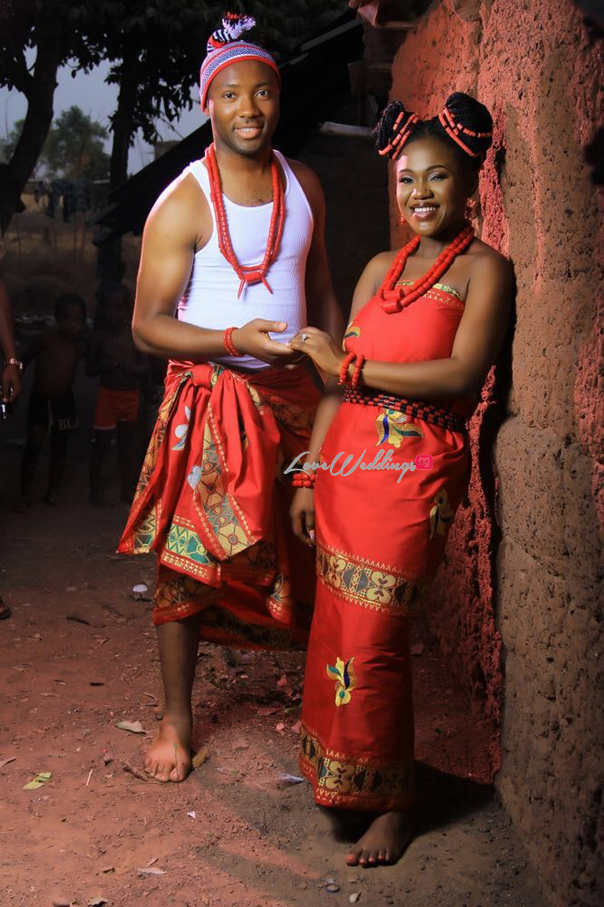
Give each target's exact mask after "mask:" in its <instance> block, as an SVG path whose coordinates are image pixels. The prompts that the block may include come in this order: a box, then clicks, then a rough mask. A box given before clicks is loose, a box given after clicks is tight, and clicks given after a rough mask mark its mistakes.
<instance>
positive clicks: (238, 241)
mask: <svg viewBox="0 0 604 907" xmlns="http://www.w3.org/2000/svg"><path fill="white" fill-rule="evenodd" d="M275 154H276V156H277V159H278V161H279V163H280V164H281V167H282V168H283V172H284V174H285V180H286V188H285V199H284V201H285V223H284V227H283V234H282V237H281V244H280V246H279V251H278V254H277V257H276V258H275V259H274V260H273V262H272V264H271V266H270V268H269V270H268V272H267V274H266V280H267V282H268V284H269V286H270V288H271V290H272V291H273V292H272V294H271V293H269V291H268V290H267V288H266V287H265V286H264V284H262V283H257V284H248V285H246V286H245V287H244V289H243V292H242V293H241V296H240V298H239V299H237V293H238V291H239V284H240V280H239V277H237V274H236V273H235V271H234V270H233V268H232V267H231V265H230V264H229V263H228V261H227V260H226V259H225V258H224V256H223V255H222V253H221V251H220V249H219V248H218V236H217V229H216V218H215V215H214V209H213V207H212V203H211V199H210V179H209V175H208V171H207V169H206V166H205V164H204V163H203V161H201V160H200V161H194V162H193V163H192V164H189V166H188V167H187V168H186V170H185V171H184V172H185V173H187V172H188V173H191V174H192V175H193V176H194V177H195V179H196V180H197V182H198V183H199V185H200V186H201V188H202V190H203V192H204V193H205V196H206V198H207V200H208V206H209V208H210V211H211V214H212V236H211V237H210V239H209V240H208V242H207V243H206V245H205V246H204V247H203V249H200V250H199V251H198V252H197V253H196V254H195V258H194V261H193V268H192V270H191V276H190V277H189V282H188V284H187V288H186V290H185V292H184V294H183V297H182V299H181V300H180V302H179V304H178V318H179V320H180V321H186V322H188V323H189V324H195V325H197V326H198V327H202V328H209V329H212V330H220V331H222V330H224V329H225V328H228V327H230V326H231V325H235V327H242V326H243V325H244V324H246V322H248V321H251V320H252V319H253V318H266V319H268V320H269V321H285V322H287V330H285V331H283V332H282V333H274V334H271V335H270V336H271V337H272V339H274V340H276V341H278V342H279V343H287V341H288V340H291V338H292V337H293V336H294V334H296V333H297V332H298V331H299V330H300V329H301V328H303V327H304V326H305V325H306V323H307V321H306V294H305V277H306V259H307V257H308V250H309V249H310V244H311V241H312V233H313V226H314V219H313V214H312V209H311V207H310V205H309V203H308V199H307V198H306V195H305V194H304V190H303V189H302V186H301V185H300V182H299V181H298V178H297V177H296V175H295V174H294V172H293V170H292V169H291V167H290V166H289V164H288V163H287V161H286V160H285V158H284V156H283V155H282V154H281V153H280V152H279V151H275ZM223 199H224V206H225V210H226V215H227V220H228V225H229V233H230V235H231V243H232V246H233V250H234V252H235V255H236V256H237V259H238V261H239V263H240V264H241V265H248V266H249V265H258V264H260V262H261V261H262V259H263V258H264V252H265V249H266V243H267V240H268V234H269V229H270V221H271V214H272V210H273V203H272V202H269V203H268V204H266V205H258V206H257V207H245V206H243V205H237V204H235V202H232V201H231V200H230V199H228V198H227V197H226V196H225V195H223ZM213 361H215V362H220V363H222V364H224V365H234V366H235V367H237V368H244V369H261V368H268V363H266V362H262V361H261V360H260V359H255V358H254V357H253V356H247V355H246V356H240V357H235V356H229V355H227V354H225V355H224V356H217V357H215V358H214V360H213Z"/></svg>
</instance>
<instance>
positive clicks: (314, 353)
mask: <svg viewBox="0 0 604 907" xmlns="http://www.w3.org/2000/svg"><path fill="white" fill-rule="evenodd" d="M304 337H305V338H306V339H303V338H304ZM289 346H290V347H291V349H292V350H299V351H300V352H301V353H305V354H306V355H307V356H309V357H310V358H311V359H312V361H313V362H314V364H315V365H316V366H317V368H318V369H320V370H321V371H322V372H325V373H326V374H327V375H330V376H331V377H332V378H338V377H339V375H340V369H341V367H342V362H343V361H344V357H345V355H346V354H345V353H343V352H342V350H341V349H340V347H339V346H338V344H337V343H336V342H335V340H334V339H333V337H332V336H331V334H327V333H326V332H325V331H320V330H319V329H318V328H313V327H307V328H304V329H303V330H302V331H300V332H299V333H298V334H296V336H295V337H293V338H292V339H291V340H290V342H289Z"/></svg>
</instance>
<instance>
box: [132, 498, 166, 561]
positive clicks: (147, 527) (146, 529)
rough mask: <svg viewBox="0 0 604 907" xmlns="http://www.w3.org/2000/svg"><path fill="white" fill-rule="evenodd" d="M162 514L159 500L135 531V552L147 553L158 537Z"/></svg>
mask: <svg viewBox="0 0 604 907" xmlns="http://www.w3.org/2000/svg"><path fill="white" fill-rule="evenodd" d="M160 514H161V501H157V502H156V503H155V504H154V505H153V506H152V508H151V510H149V512H148V513H147V514H146V515H145V517H144V519H143V520H142V521H141V522H140V523H138V524H137V526H136V529H135V530H134V533H133V550H134V553H135V554H147V553H148V552H149V551H151V549H152V545H153V544H154V542H155V539H156V537H157V525H158V523H159V519H160Z"/></svg>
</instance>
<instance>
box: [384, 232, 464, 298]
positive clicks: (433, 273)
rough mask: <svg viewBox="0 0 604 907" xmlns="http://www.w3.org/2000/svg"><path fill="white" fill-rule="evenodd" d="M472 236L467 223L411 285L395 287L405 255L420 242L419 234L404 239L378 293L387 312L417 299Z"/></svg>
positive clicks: (406, 256) (441, 274) (405, 259)
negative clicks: (409, 239) (408, 240)
mask: <svg viewBox="0 0 604 907" xmlns="http://www.w3.org/2000/svg"><path fill="white" fill-rule="evenodd" d="M473 239H474V228H473V227H472V225H471V224H466V225H465V227H464V228H463V230H462V231H461V232H460V233H458V235H457V236H456V237H455V239H454V240H453V242H452V243H451V244H450V245H449V246H447V248H446V249H444V250H443V251H442V252H441V253H440V255H439V256H438V258H437V259H436V261H435V262H434V264H433V265H432V267H431V268H429V269H428V271H426V273H425V274H424V275H423V276H422V277H419V278H418V279H417V280H416V281H415V282H414V283H413V284H412V285H411V286H410V287H396V289H395V284H396V282H397V280H398V279H399V277H400V276H401V274H402V273H403V271H404V270H405V264H406V262H407V259H408V258H409V256H410V255H412V254H413V252H415V250H416V249H417V247H418V246H419V243H420V237H419V236H414V237H413V239H412V240H411V242H409V243H407V245H406V246H403V248H402V249H401V251H400V252H399V253H398V255H397V256H396V258H395V259H394V261H393V262H392V267H391V268H390V270H389V271H388V273H387V274H386V277H385V278H384V282H383V283H382V285H381V287H380V289H379V290H378V295H379V296H381V297H382V299H383V300H384V301H383V302H382V308H383V310H384V311H385V312H387V313H388V314H389V315H394V314H395V313H396V312H400V311H401V309H402V308H403V306H407V305H410V303H412V302H415V300H416V299H419V297H420V296H423V295H424V293H426V292H427V291H428V290H429V289H430V288H431V287H433V286H434V284H435V283H437V282H438V281H439V280H440V278H441V277H442V276H443V274H444V273H445V271H446V270H447V269H448V268H449V267H450V265H451V264H452V262H453V261H455V259H456V258H457V256H458V255H461V253H462V252H465V250H466V249H467V248H468V246H469V245H470V243H471V242H472V240H473ZM403 300H404V302H403Z"/></svg>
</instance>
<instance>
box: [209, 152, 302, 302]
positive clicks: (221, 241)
mask: <svg viewBox="0 0 604 907" xmlns="http://www.w3.org/2000/svg"><path fill="white" fill-rule="evenodd" d="M206 162H207V167H208V175H209V177H210V198H211V201H212V207H213V208H214V218H215V220H216V226H217V230H218V248H219V249H220V251H221V253H222V255H223V256H224V257H225V258H226V260H227V261H228V263H229V264H230V265H231V267H232V268H233V270H234V271H235V273H236V274H237V276H238V277H239V279H240V281H241V283H240V284H239V291H238V293H237V299H239V298H240V297H241V294H242V292H243V288H244V287H245V286H247V285H248V284H252V283H260V282H262V283H263V284H264V286H265V287H266V289H267V290H268V291H269V293H272V292H273V291H272V290H271V288H270V286H269V284H268V282H267V280H266V273H267V271H268V269H269V268H270V266H271V264H272V263H273V261H274V260H275V258H276V257H277V253H278V251H279V245H280V244H281V237H282V236H283V225H284V222H285V204H284V193H283V186H282V185H281V178H280V175H279V167H278V165H277V159H276V157H275V155H274V153H272V152H271V177H272V182H273V211H272V214H271V223H270V227H269V231H268V240H267V243H266V250H265V252H264V258H263V259H262V261H261V263H260V264H259V265H241V264H239V261H238V260H237V256H236V255H235V252H234V250H233V244H232V243H231V235H230V233H229V223H228V220H227V214H226V210H225V207H224V199H223V195H222V183H221V180H220V171H219V169H218V164H217V162H216V149H215V147H214V144H211V145H210V146H209V147H208V148H207V149H206Z"/></svg>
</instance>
